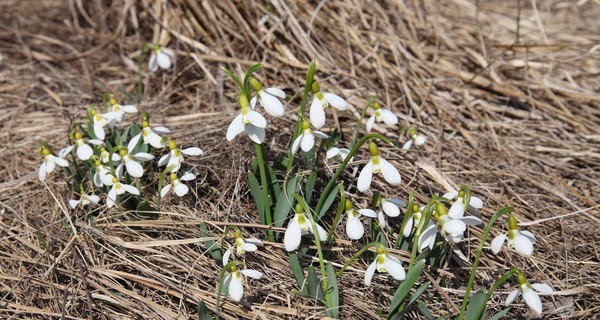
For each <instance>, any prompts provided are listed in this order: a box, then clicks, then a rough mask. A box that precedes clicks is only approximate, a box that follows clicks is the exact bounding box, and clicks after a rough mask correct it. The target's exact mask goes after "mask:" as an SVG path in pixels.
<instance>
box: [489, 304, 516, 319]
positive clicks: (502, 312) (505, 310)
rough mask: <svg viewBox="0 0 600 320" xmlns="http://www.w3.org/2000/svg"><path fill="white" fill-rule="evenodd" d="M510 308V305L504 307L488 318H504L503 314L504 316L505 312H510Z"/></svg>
mask: <svg viewBox="0 0 600 320" xmlns="http://www.w3.org/2000/svg"><path fill="white" fill-rule="evenodd" d="M511 308H512V307H508V308H506V309H504V310H502V311H500V312H498V313H496V314H495V315H494V316H492V317H491V318H490V319H489V320H500V319H502V318H504V316H506V315H507V314H508V313H509V312H510V309H511Z"/></svg>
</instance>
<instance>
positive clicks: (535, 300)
mask: <svg viewBox="0 0 600 320" xmlns="http://www.w3.org/2000/svg"><path fill="white" fill-rule="evenodd" d="M523 300H525V303H526V304H527V305H528V306H529V308H531V309H532V310H533V311H535V312H537V313H538V314H542V300H540V296H538V294H537V293H536V292H535V291H534V290H533V289H531V288H527V289H525V290H523Z"/></svg>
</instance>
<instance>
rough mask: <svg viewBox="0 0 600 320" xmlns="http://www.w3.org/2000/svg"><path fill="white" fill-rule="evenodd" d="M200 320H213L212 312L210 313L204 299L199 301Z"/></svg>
mask: <svg viewBox="0 0 600 320" xmlns="http://www.w3.org/2000/svg"><path fill="white" fill-rule="evenodd" d="M198 320H212V318H211V317H210V311H208V308H207V307H206V304H205V303H204V300H202V299H200V301H198Z"/></svg>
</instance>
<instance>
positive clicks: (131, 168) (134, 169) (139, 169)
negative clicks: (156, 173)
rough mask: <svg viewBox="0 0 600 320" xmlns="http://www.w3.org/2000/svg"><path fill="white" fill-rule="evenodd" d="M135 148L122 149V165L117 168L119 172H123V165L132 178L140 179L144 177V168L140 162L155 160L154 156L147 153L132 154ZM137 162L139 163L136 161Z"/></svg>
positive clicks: (120, 153) (120, 151)
mask: <svg viewBox="0 0 600 320" xmlns="http://www.w3.org/2000/svg"><path fill="white" fill-rule="evenodd" d="M133 148H135V146H131V145H130V146H128V148H121V150H119V155H120V156H121V164H119V167H117V171H118V172H121V170H123V165H125V169H126V170H127V173H129V175H130V176H132V177H134V178H139V177H141V176H143V175H144V167H143V166H142V165H141V164H140V163H139V162H138V161H150V160H152V159H154V156H153V155H151V154H149V153H147V152H138V153H136V154H131V152H133ZM136 160H137V161H136Z"/></svg>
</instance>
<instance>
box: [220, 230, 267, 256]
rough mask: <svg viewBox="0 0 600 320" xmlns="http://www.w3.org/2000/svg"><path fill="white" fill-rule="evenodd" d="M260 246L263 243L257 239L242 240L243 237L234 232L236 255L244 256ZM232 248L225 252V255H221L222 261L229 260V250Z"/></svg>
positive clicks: (239, 233)
mask: <svg viewBox="0 0 600 320" xmlns="http://www.w3.org/2000/svg"><path fill="white" fill-rule="evenodd" d="M262 245H263V242H262V241H260V240H259V239H256V238H248V239H244V235H243V234H242V233H241V232H240V231H239V230H236V231H235V248H236V253H237V254H238V255H242V254H245V253H246V252H253V251H256V250H257V249H258V247H257V246H262ZM232 248H233V247H231V248H229V249H227V250H225V253H224V254H223V260H228V259H229V256H231V253H232V250H231V249H232Z"/></svg>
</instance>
